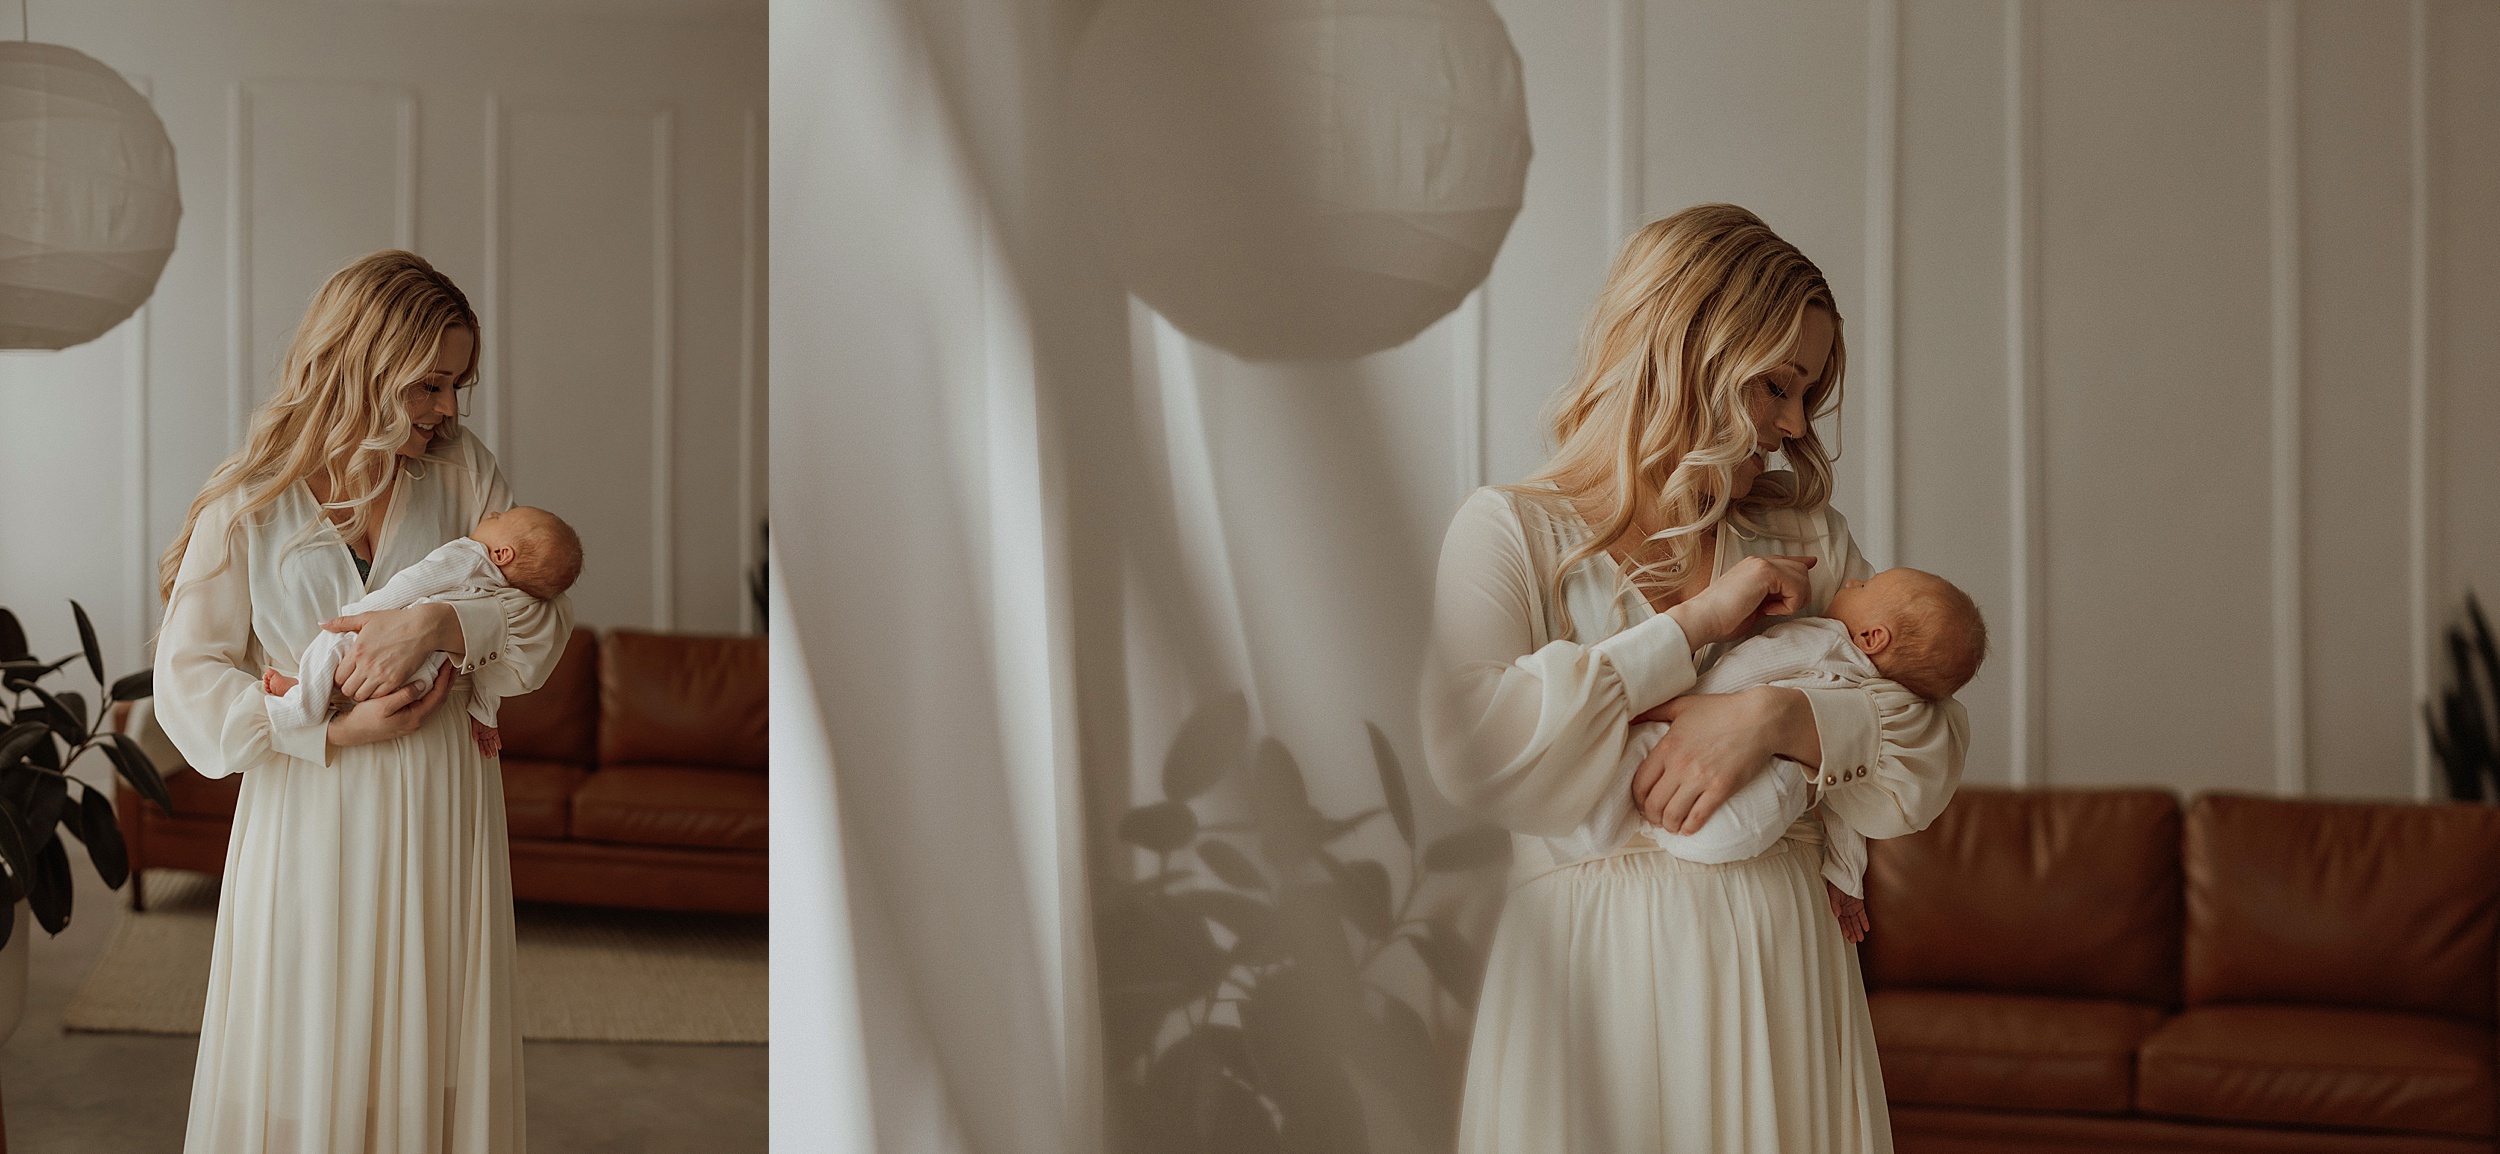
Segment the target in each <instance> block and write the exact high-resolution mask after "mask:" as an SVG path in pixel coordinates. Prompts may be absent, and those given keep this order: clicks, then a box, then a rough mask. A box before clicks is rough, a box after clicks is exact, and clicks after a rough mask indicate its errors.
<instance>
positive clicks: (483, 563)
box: [269, 537, 507, 728]
mask: <svg viewBox="0 0 2500 1154" xmlns="http://www.w3.org/2000/svg"><path fill="white" fill-rule="evenodd" d="M506 584H507V582H505V581H504V578H503V571H502V570H500V569H497V568H495V561H494V558H492V557H490V556H488V555H487V553H486V546H485V545H483V544H480V543H478V542H477V541H475V540H472V539H470V538H467V537H460V538H456V539H454V540H452V541H449V542H446V543H444V544H443V545H442V546H441V547H440V548H437V549H435V550H434V551H433V552H431V553H428V554H426V555H425V559H424V560H422V561H419V562H417V563H416V564H414V565H411V566H409V567H407V568H405V569H402V570H400V571H399V572H397V573H394V574H392V575H391V579H390V580H388V581H385V582H383V583H382V587H381V588H379V589H376V590H374V591H373V592H371V593H367V594H365V595H364V596H363V597H360V598H357V599H356V600H354V601H350V602H348V603H347V604H346V605H343V606H340V607H339V616H341V617H345V616H348V615H349V614H354V613H378V612H381V611H383V610H385V609H406V608H407V607H409V606H411V605H426V604H432V603H434V602H437V601H448V600H451V599H454V598H459V597H483V596H492V595H494V592H495V591H496V590H498V589H502V588H504V587H505V586H506ZM356 637H357V635H356V634H353V633H332V632H329V631H327V630H324V631H322V632H321V633H319V634H316V635H315V636H314V637H313V639H312V642H311V643H310V644H308V645H306V646H304V654H303V656H302V657H300V658H298V659H297V660H296V663H295V664H296V674H295V679H296V682H297V684H296V686H295V688H293V689H290V690H287V691H286V693H284V694H283V695H280V696H276V697H272V698H270V699H269V720H270V721H271V723H273V724H275V725H278V726H280V727H281V728H300V727H302V726H307V725H311V724H313V723H315V722H317V721H320V720H322V719H323V718H324V717H325V716H327V715H328V713H329V711H330V692H331V689H332V687H333V683H334V682H335V681H337V679H338V668H339V658H341V657H343V656H346V654H347V652H348V649H349V647H350V646H353V645H354V644H356ZM450 660H451V655H450V654H448V653H442V652H437V653H435V654H434V655H433V656H431V657H428V658H427V659H426V661H425V664H423V665H420V666H418V667H417V672H416V674H415V675H414V676H411V677H410V678H409V679H408V684H410V685H414V686H416V687H417V688H418V690H419V691H423V690H427V689H431V688H433V687H434V678H435V676H436V674H438V673H439V672H440V671H441V670H442V668H443V666H444V664H445V663H447V662H449V661H450ZM501 704H502V699H501V698H499V697H496V696H495V695H494V694H491V693H488V692H486V691H484V690H481V689H476V688H474V687H473V688H472V689H471V690H470V693H469V716H471V717H474V718H476V719H477V720H478V721H479V722H480V723H481V724H485V725H493V724H495V714H496V710H497V707H498V706H500V705H501Z"/></svg>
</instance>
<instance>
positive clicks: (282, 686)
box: [260, 669, 295, 697]
mask: <svg viewBox="0 0 2500 1154" xmlns="http://www.w3.org/2000/svg"><path fill="white" fill-rule="evenodd" d="M260 688H261V691H262V692H264V693H267V694H268V695H269V696H271V697H284V696H286V692H287V690H290V689H293V688H295V679H294V678H292V677H289V676H287V675H286V674H283V673H280V672H278V671H277V670H275V669H272V670H270V671H269V672H267V673H264V674H261V675H260Z"/></svg>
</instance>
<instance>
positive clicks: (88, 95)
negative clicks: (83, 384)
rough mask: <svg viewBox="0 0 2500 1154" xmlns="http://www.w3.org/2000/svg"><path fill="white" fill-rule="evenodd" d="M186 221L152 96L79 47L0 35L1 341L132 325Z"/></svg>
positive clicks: (44, 343) (28, 345) (27, 343)
mask: <svg viewBox="0 0 2500 1154" xmlns="http://www.w3.org/2000/svg"><path fill="white" fill-rule="evenodd" d="M181 220H182V194H181V192H180V190H179V189H178V188H176V187H175V183H174V142H173V141H172V140H171V139H169V138H167V137H166V135H165V124H164V122H163V121H160V120H158V119H157V118H156V110H155V109H153V108H150V107H149V106H148V101H147V98H146V97H144V96H141V95H139V92H138V90H137V89H134V88H132V87H131V86H130V83H129V82H128V81H125V80H123V79H122V77H121V73H118V72H115V71H113V70H112V69H111V68H108V67H106V66H105V65H104V64H103V63H102V62H100V61H98V60H96V59H95V58H94V57H91V56H88V55H86V54H85V53H82V52H79V51H77V50H75V49H70V48H63V47H61V46H60V45H58V44H32V43H28V42H26V41H22V40H18V41H0V348H12V349H65V348H68V347H69V346H71V345H76V344H84V343H85V342H87V341H91V340H94V339H95V338H97V337H100V336H103V335H104V334H105V332H107V331H108V330H110V329H111V328H112V327H113V326H114V325H117V324H120V323H122V321H123V319H125V318H127V317H128V316H129V315H130V314H131V313H133V312H136V311H138V308H139V306H140V305H141V304H143V303H145V302H146V301H147V299H148V294H150V293H153V292H155V291H156V277H157V274H158V273H161V272H163V271H165V258H166V257H169V256H171V255H173V251H174V226H175V225H176V224H177V223H179V222H180V221H181Z"/></svg>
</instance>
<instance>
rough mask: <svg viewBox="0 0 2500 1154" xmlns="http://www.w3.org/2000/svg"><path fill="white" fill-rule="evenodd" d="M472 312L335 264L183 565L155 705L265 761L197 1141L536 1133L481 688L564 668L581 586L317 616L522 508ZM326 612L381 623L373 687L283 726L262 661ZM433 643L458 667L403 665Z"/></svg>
mask: <svg viewBox="0 0 2500 1154" xmlns="http://www.w3.org/2000/svg"><path fill="white" fill-rule="evenodd" d="M477 334H478V324H477V316H476V314H475V313H473V312H471V311H470V309H469V304H468V301H467V299H466V298H465V297H463V296H462V295H461V293H460V290H459V289H458V288H456V287H455V286H453V284H452V283H451V281H450V279H449V278H447V277H445V276H443V275H442V274H441V273H439V272H436V271H434V269H433V268H432V267H431V266H429V265H428V264H426V263H425V262H424V261H423V260H420V259H418V258H417V257H416V256H414V255H412V254H410V253H405V252H380V253H375V254H373V255H372V256H368V257H365V258H364V259H362V260H359V261H357V262H355V263H354V264H351V265H349V266H348V267H346V268H345V269H342V270H340V271H339V272H338V273H337V274H336V275H334V276H332V277H331V278H330V279H329V281H328V283H326V284H324V285H323V286H322V287H321V291H320V292H319V293H318V294H316V295H315V297H314V298H313V303H312V308H311V309H310V310H309V311H308V312H307V313H306V314H305V316H304V322H303V324H302V326H301V327H300V328H299V329H297V331H296V334H295V339H294V342H293V344H292V345H290V346H289V348H288V350H287V355H286V360H285V363H284V365H283V366H282V368H281V371H280V380H279V383H278V388H277V391H276V393H275V394H274V395H273V396H271V397H270V398H269V400H268V402H267V403H266V404H264V405H262V406H261V408H260V411H259V413H258V414H257V415H255V417H254V418H253V422H252V433H251V436H250V438H249V439H248V440H247V441H246V443H245V444H244V447H243V449H242V450H241V451H240V452H238V453H236V454H235V455H234V456H233V457H231V458H228V459H227V460H226V462H225V463H224V464H222V465H220V466H218V468H217V471H216V472H215V473H214V474H212V475H211V476H210V477H209V480H208V484H207V486H206V487H205V488H203V489H201V491H200V495H199V498H198V499H197V500H195V501H193V502H192V504H191V513H190V517H189V519H188V520H187V521H186V523H185V524H184V526H183V529H182V533H181V534H180V535H179V536H177V537H176V538H175V539H174V542H173V545H172V547H171V548H169V549H167V550H166V551H165V556H164V559H163V561H162V562H161V564H160V567H159V583H160V590H159V591H160V593H161V594H162V596H163V597H164V598H165V624H164V628H163V631H162V633H161V634H160V635H159V636H158V639H157V650H156V700H157V714H158V717H159V719H160V720H161V721H162V722H163V724H164V727H165V732H166V735H167V736H169V737H171V738H172V739H173V741H174V744H175V745H176V746H177V747H179V748H180V749H181V751H182V753H183V755H184V756H185V757H186V758H187V759H189V761H190V763H191V766H192V768H194V769H196V770H198V771H199V772H200V773H201V774H203V775H205V776H208V777H223V776H225V775H227V774H230V773H241V774H243V789H242V794H241V797H240V799H239V800H238V801H237V803H236V806H235V814H234V832H233V834H232V836H231V838H230V839H229V840H228V842H227V848H226V872H225V882H224V889H223V892H222V893H221V895H220V897H219V900H218V906H217V944H216V952H215V954H214V955H213V958H212V960H211V962H210V964H209V988H208V1009H207V1013H206V1014H205V1016H204V1017H203V1018H202V1020H201V1022H200V1054H199V1064H198V1066H197V1069H196V1071H195V1073H194V1075H193V1078H192V1088H191V1119H190V1128H189V1134H188V1137H187V1138H186V1140H185V1142H184V1149H185V1150H186V1151H188V1152H189V1154H247V1152H248V1154H316V1152H317V1154H337V1152H341V1151H363V1152H365V1154H505V1152H514V1151H519V1150H521V1149H522V1147H523V1129H522V1091H521V1040H520V1034H519V1029H518V1027H517V1025H516V1024H515V1021H514V1018H513V1011H512V883H511V878H510V875H509V873H508V872H507V871H508V864H507V860H506V847H505V841H504V809H503V785H502V778H501V775H500V771H499V768H498V766H497V764H496V763H495V762H492V761H489V760H487V759H485V758H483V757H481V756H480V755H479V753H478V750H477V746H476V745H475V744H474V743H473V742H471V741H470V740H469V731H468V726H467V724H466V722H465V721H464V719H463V709H462V705H463V698H464V695H465V694H467V693H468V692H469V691H470V685H471V684H472V683H474V684H475V685H477V686H479V687H482V688H489V689H492V690H493V691H494V692H497V693H501V694H505V695H507V696H508V695H511V694H517V693H525V692H527V691H529V690H531V689H534V688H536V687H537V686H538V684H539V683H540V682H541V681H543V680H545V678H546V675H547V673H548V671H550V670H551V669H553V668H554V665H555V661H556V658H557V657H558V656H560V655H561V654H562V651H563V645H564V641H565V639H566V638H567V637H568V636H569V635H570V634H571V632H572V608H571V605H570V603H569V602H568V601H566V600H565V599H563V598H561V597H559V598H557V599H555V600H554V601H551V602H545V603H541V602H537V601H533V600H531V599H530V598H529V597H527V596H526V595H521V594H517V593H516V594H511V595H509V596H504V597H500V598H498V599H495V600H483V599H481V600H473V601H465V602H457V603H453V604H446V605H421V606H417V607H414V608H410V609H403V610H398V611H394V612H388V613H372V614H365V615H362V616H360V617H358V618H355V619H350V620H344V621H331V622H326V623H325V621H324V619H325V618H328V617H330V616H332V615H333V614H335V613H337V612H338V609H339V607H340V606H341V605H344V604H346V603H347V602H349V601H353V600H355V599H356V598H358V597H360V596H362V595H363V593H364V592H365V591H366V590H369V589H374V588H378V587H380V586H381V585H382V584H383V583H384V582H386V581H388V580H390V578H391V575H392V574H394V573H396V572H398V571H399V570H400V569H401V568H403V567H405V566H407V565H408V564H410V563H412V562H415V561H417V560H419V559H420V558H423V557H424V556H425V555H426V553H428V552H429V551H431V550H432V549H434V548H435V547H436V546H438V545H441V544H443V543H444V542H447V541H450V540H452V539H453V538H456V537H460V536H464V535H466V534H467V533H468V532H469V531H470V530H471V529H472V528H474V527H475V526H476V525H477V523H478V520H479V518H481V517H483V516H484V515H485V514H487V513H489V512H496V511H500V510H503V509H506V508H509V507H510V506H511V504H512V498H511V494H510V493H509V492H508V491H507V489H506V487H505V484H504V479H503V474H502V472H501V470H500V469H498V468H497V467H496V464H495V459H494V457H493V456H491V455H489V454H488V453H487V451H486V450H485V449H484V448H482V447H480V446H479V445H478V444H477V441H476V439H475V438H473V437H467V436H463V435H462V434H461V431H460V423H459V406H458V402H457V397H458V395H459V390H460V389H462V388H466V387H468V385H469V384H471V383H472V382H473V381H474V380H475V378H476V375H477ZM325 627H327V628H331V629H348V630H359V631H360V632H361V637H360V639H359V641H358V643H357V647H356V649H355V651H354V653H353V655H352V657H351V658H350V659H348V660H344V661H342V662H341V663H340V667H339V673H338V682H339V687H340V689H341V691H342V692H344V693H346V694H347V695H348V696H349V697H352V698H355V699H356V702H355V704H354V706H353V707H352V708H348V709H345V710H343V711H341V712H337V713H335V714H333V715H332V716H331V717H330V718H329V719H328V721H327V722H326V723H325V722H314V723H312V724H310V725H308V726H303V727H289V726H283V725H278V724H274V723H273V722H272V720H271V716H270V714H269V712H268V711H267V709H266V703H267V698H266V697H265V695H264V694H263V693H262V690H261V674H262V673H263V671H264V669H265V668H266V667H267V666H269V665H275V666H276V667H277V668H278V669H279V670H280V671H281V672H284V673H287V674H288V675H289V676H293V675H294V674H295V672H296V670H295V660H296V655H297V654H298V653H300V652H302V650H303V648H304V645H305V643H306V642H307V641H310V640H311V639H312V637H313V636H314V635H315V633H316V631H318V630H320V629H322V628H325ZM436 650H441V651H445V652H448V653H450V654H451V655H452V656H453V658H454V660H455V661H456V663H457V667H458V669H459V672H460V673H462V674H464V675H465V676H461V677H448V676H446V677H437V678H435V679H434V683H433V687H432V688H431V689H429V690H428V691H426V692H425V693H424V694H423V695H419V694H417V693H415V692H414V691H412V690H410V689H408V688H406V687H405V684H404V683H405V682H406V681H407V680H408V678H409V676H410V674H411V673H412V672H413V671H414V670H415V669H416V667H417V665H418V664H419V663H420V662H422V661H423V660H425V658H426V657H427V655H428V654H430V653H432V652H434V651H436ZM447 707H448V708H447Z"/></svg>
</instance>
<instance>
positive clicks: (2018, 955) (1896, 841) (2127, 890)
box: [1862, 786, 2180, 1006]
mask: <svg viewBox="0 0 2500 1154" xmlns="http://www.w3.org/2000/svg"><path fill="white" fill-rule="evenodd" d="M1867 852H1868V865H1867V879H1866V886H1867V894H1866V896H1867V909H1868V912H1869V913H1870V914H1871V915H1872V916H1873V917H1874V919H1875V932H1874V933H1873V934H1870V935H1868V937H1867V940H1866V944H1865V946H1864V947H1862V950H1863V954H1862V956H1863V958H1864V961H1865V965H1866V982H1867V985H1868V987H1869V988H1878V989H1889V988H1902V987H1909V988H1926V989H1957V990H1986V991H1993V992H1997V993H2007V994H2042V995H2049V996H2055V997H2071V998H2103V999H2111V1000H2116V1001H2132V1002H2146V1003H2153V1004H2158V1005H2165V1006H2167V1005H2175V1004H2177V999H2178V988H2179V987H2178V981H2179V978H2178V974H2179V919H2180V912H2179V900H2180V899H2179V803H2178V800H2177V799H2176V798H2175V797H2173V796H2172V795H2171V794H2169V793H2168V792H2166V791H2162V790H2107V791H2103V790H2060V791H2055V792H2044V793H2031V792H2023V793H2016V792H2012V791H2009V790H2002V789H1980V788H1975V787H1971V786H1964V787H1963V788H1962V790H1961V792H1960V793H1958V794H1956V795H1955V796H1954V798H1953V804H1952V805H1951V806H1949V807H1947V808H1946V809H1945V811H1944V813H1943V815H1942V816H1940V817H1938V818H1937V819H1936V821H1935V823H1934V824H1933V825H1930V826H1928V827H1927V828H1926V829H1925V830H1923V831H1921V832H1919V833H1915V834H1911V835H1910V836H1908V837H1900V838H1891V839H1886V840H1879V841H1873V842H1870V843H1868V846H1867Z"/></svg>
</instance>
